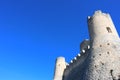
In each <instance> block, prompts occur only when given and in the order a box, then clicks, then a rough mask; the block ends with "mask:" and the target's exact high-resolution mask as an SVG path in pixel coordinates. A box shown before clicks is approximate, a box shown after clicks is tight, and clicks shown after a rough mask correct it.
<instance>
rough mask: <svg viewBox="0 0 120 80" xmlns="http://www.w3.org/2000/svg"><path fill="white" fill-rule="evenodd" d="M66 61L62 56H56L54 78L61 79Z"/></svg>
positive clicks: (55, 79)
mask: <svg viewBox="0 0 120 80" xmlns="http://www.w3.org/2000/svg"><path fill="white" fill-rule="evenodd" d="M65 68H66V62H65V58H64V57H58V58H57V60H56V65H55V73H54V80H62V77H63V73H64V69H65Z"/></svg>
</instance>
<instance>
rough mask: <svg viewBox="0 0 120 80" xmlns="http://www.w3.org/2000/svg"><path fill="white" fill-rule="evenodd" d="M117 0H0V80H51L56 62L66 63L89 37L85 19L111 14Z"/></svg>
mask: <svg viewBox="0 0 120 80" xmlns="http://www.w3.org/2000/svg"><path fill="white" fill-rule="evenodd" d="M119 3H120V1H119V0H115V1H114V0H0V80H52V78H53V73H54V65H55V59H56V58H57V57H58V56H64V57H65V58H66V61H67V62H69V61H70V60H71V59H72V58H73V57H74V56H75V55H77V54H78V53H79V45H80V42H81V41H82V40H84V39H86V38H89V36H88V30H87V22H86V21H87V20H86V19H87V16H88V15H92V14H93V13H94V11H95V10H102V11H103V12H108V13H110V14H111V16H112V19H113V21H114V23H115V25H116V28H117V31H118V32H120V27H119V26H120V4H119Z"/></svg>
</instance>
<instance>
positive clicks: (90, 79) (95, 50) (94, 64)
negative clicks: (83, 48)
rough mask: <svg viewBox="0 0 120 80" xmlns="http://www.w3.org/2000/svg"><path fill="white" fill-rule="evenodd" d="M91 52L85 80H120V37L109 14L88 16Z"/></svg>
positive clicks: (98, 12)
mask: <svg viewBox="0 0 120 80" xmlns="http://www.w3.org/2000/svg"><path fill="white" fill-rule="evenodd" d="M88 27H89V34H90V45H91V48H90V53H89V56H88V58H87V60H86V61H85V63H86V70H85V73H84V78H83V80H120V39H119V36H118V33H117V31H116V29H115V26H114V24H113V22H112V20H111V17H110V15H109V14H105V13H102V12H101V11H96V12H95V14H94V15H93V16H91V17H88Z"/></svg>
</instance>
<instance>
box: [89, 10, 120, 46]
mask: <svg viewBox="0 0 120 80" xmlns="http://www.w3.org/2000/svg"><path fill="white" fill-rule="evenodd" d="M88 27H89V34H90V40H91V42H93V43H94V44H95V43H97V42H98V43H100V41H102V40H103V39H105V40H108V39H109V40H110V39H111V40H112V39H119V36H118V33H117V31H116V29H115V26H114V24H113V22H112V19H111V17H110V15H109V14H105V13H102V12H101V11H96V12H95V14H94V15H93V16H92V17H88Z"/></svg>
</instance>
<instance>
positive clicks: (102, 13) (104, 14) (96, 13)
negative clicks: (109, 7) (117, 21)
mask: <svg viewBox="0 0 120 80" xmlns="http://www.w3.org/2000/svg"><path fill="white" fill-rule="evenodd" d="M98 15H102V16H106V17H110V15H109V14H108V13H104V12H102V11H101V10H96V11H95V12H94V14H93V16H88V17H87V18H88V20H89V19H91V18H92V17H95V16H98Z"/></svg>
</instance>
